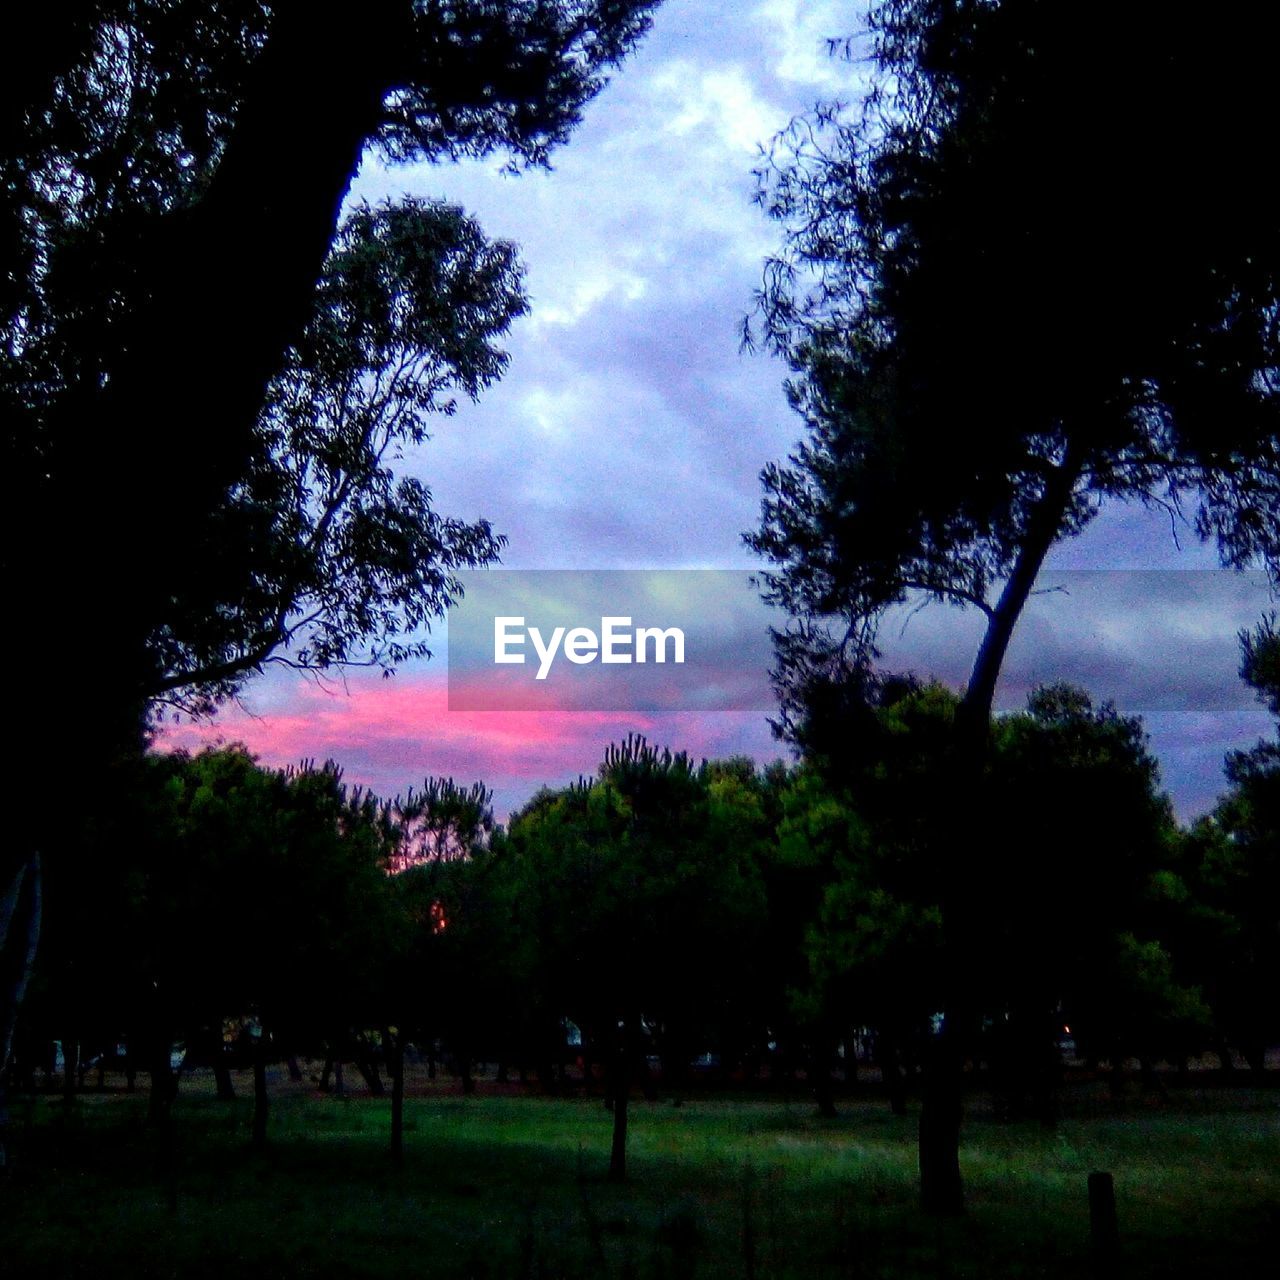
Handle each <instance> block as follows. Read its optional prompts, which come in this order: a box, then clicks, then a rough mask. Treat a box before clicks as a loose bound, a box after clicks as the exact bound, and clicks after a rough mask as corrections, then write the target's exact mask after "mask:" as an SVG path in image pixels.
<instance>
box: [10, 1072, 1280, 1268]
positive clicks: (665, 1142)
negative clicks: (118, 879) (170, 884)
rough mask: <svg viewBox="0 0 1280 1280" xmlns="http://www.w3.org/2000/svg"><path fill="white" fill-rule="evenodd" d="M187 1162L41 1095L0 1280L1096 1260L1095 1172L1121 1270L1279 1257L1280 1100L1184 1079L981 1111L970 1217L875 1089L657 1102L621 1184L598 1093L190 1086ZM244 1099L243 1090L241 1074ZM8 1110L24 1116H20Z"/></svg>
mask: <svg viewBox="0 0 1280 1280" xmlns="http://www.w3.org/2000/svg"><path fill="white" fill-rule="evenodd" d="M183 1087H184V1096H183V1097H182V1098H181V1099H180V1100H179V1103H178V1105H177V1110H176V1113H175V1130H174V1132H175V1148H174V1152H173V1158H172V1164H171V1166H170V1167H171V1170H172V1172H171V1173H170V1172H166V1171H165V1166H164V1162H163V1159H162V1158H161V1156H160V1153H158V1152H157V1149H156V1141H155V1138H154V1135H153V1134H151V1133H150V1132H148V1131H147V1130H146V1129H145V1127H144V1125H143V1119H144V1116H145V1100H144V1099H143V1098H142V1097H139V1096H132V1097H130V1096H126V1095H123V1094H118V1093H112V1092H108V1093H105V1094H101V1095H95V1094H93V1093H89V1094H86V1095H84V1096H83V1097H82V1098H81V1099H80V1101H79V1103H78V1105H77V1106H76V1107H75V1108H74V1109H73V1110H72V1111H71V1112H69V1113H64V1111H63V1108H62V1106H61V1104H60V1102H58V1101H57V1100H56V1099H53V1098H46V1097H41V1098H39V1099H37V1100H36V1101H35V1103H34V1105H33V1107H32V1109H31V1110H30V1112H29V1113H28V1114H27V1115H26V1117H25V1122H26V1124H27V1125H28V1126H29V1127H28V1128H27V1131H26V1133H25V1135H20V1141H19V1144H18V1147H17V1150H16V1152H15V1154H16V1155H17V1157H18V1159H17V1161H16V1163H15V1167H14V1169H13V1172H12V1174H11V1176H10V1178H9V1181H8V1184H7V1186H4V1187H0V1272H3V1273H5V1274H7V1275H14V1276H26V1275H44V1276H67V1275H81V1274H83V1275H86V1276H87V1275H90V1274H92V1275H95V1276H102V1275H114V1274H122V1273H123V1274H129V1275H132V1276H137V1277H146V1276H181V1277H188V1276H194V1277H201V1276H213V1275H228V1276H265V1275H273V1276H289V1277H295V1276H379V1277H381V1278H382V1280H387V1277H390V1276H393V1275H399V1274H412V1275H427V1276H447V1277H455V1276H456V1277H468V1276H475V1277H508V1276H510V1277H541V1278H544V1280H545V1278H548V1277H558V1276H565V1277H576V1276H583V1277H587V1276H590V1277H593V1278H594V1280H603V1278H605V1277H636V1278H640V1277H651V1276H672V1277H692V1276H705V1277H712V1276H742V1277H758V1278H759V1280H765V1278H767V1277H784V1276H785V1277H791V1276H794V1277H802V1276H803V1277H827V1276H831V1277H836V1276H852V1277H878V1276H885V1277H889V1276H892V1277H898V1276H903V1277H915V1276H920V1277H939V1276H951V1277H961V1276H974V1277H985V1276H1053V1277H1076V1276H1091V1275H1094V1274H1096V1271H1095V1268H1094V1267H1093V1264H1092V1262H1091V1259H1090V1253H1089V1247H1088V1207H1087V1193H1086V1178H1087V1175H1088V1173H1089V1171H1091V1170H1094V1169H1108V1170H1111V1171H1112V1172H1113V1173H1114V1175H1115V1180H1116V1193H1117V1202H1118V1206H1119V1215H1120V1224H1121V1231H1122V1235H1123V1242H1124V1255H1123V1260H1122V1266H1121V1268H1120V1272H1119V1274H1123V1275H1125V1276H1135V1277H1164V1276H1195V1277H1197V1280H1213V1278H1214V1277H1217V1276H1226V1275H1228V1274H1232V1275H1234V1274H1235V1273H1236V1272H1238V1271H1240V1270H1242V1269H1244V1270H1246V1271H1248V1270H1252V1269H1258V1268H1261V1270H1262V1273H1263V1274H1271V1273H1272V1268H1273V1267H1274V1264H1275V1257H1276V1254H1277V1251H1278V1250H1280V1168H1278V1165H1277V1160H1276V1156H1277V1154H1278V1150H1277V1142H1278V1139H1280V1132H1278V1129H1280V1097H1278V1096H1276V1095H1272V1094H1269V1093H1261V1094H1251V1093H1247V1092H1244V1091H1233V1092H1227V1091H1220V1090H1215V1091H1213V1092H1207V1091H1206V1092H1186V1093H1181V1094H1179V1093H1173V1094H1171V1095H1170V1096H1169V1097H1167V1098H1165V1099H1162V1100H1161V1101H1160V1102H1159V1104H1157V1105H1147V1104H1145V1103H1144V1102H1143V1101H1142V1100H1141V1099H1137V1098H1135V1099H1134V1100H1133V1101H1131V1102H1130V1104H1129V1105H1128V1107H1127V1108H1125V1109H1117V1108H1113V1107H1111V1106H1110V1105H1108V1104H1105V1103H1103V1102H1101V1101H1096V1102H1095V1101H1090V1100H1089V1099H1088V1098H1077V1099H1075V1100H1073V1101H1072V1102H1071V1104H1070V1105H1069V1108H1068V1115H1067V1117H1066V1119H1065V1120H1064V1122H1063V1124H1062V1125H1061V1127H1060V1128H1059V1130H1058V1131H1057V1132H1052V1133H1049V1132H1042V1131H1041V1130H1040V1129H1039V1128H1038V1127H1035V1126H1033V1125H1021V1124H1001V1123H997V1122H996V1121H995V1120H994V1119H993V1118H991V1116H990V1115H989V1114H988V1113H986V1112H985V1111H984V1109H983V1107H982V1100H981V1099H976V1100H975V1103H974V1106H973V1107H972V1108H971V1114H970V1117H969V1120H968V1122H967V1125H966V1132H965V1146H964V1150H963V1161H964V1170H965V1175H966V1179H967V1188H968V1196H969V1206H970V1208H969V1213H968V1214H967V1215H966V1217H965V1218H964V1219H962V1220H957V1221H952V1222H945V1223H936V1222H931V1221H928V1220H926V1219H923V1218H922V1217H921V1216H920V1215H919V1214H918V1212H917V1211H916V1208H915V1193H916V1188H915V1148H914V1143H915V1138H916V1131H915V1119H914V1117H907V1118H905V1119H896V1118H894V1117H893V1116H891V1115H890V1114H888V1111H887V1109H886V1108H885V1107H884V1106H883V1104H882V1103H881V1102H879V1101H878V1100H876V1099H873V1098H870V1097H868V1098H866V1099H865V1100H857V1099H854V1100H847V1101H846V1102H845V1103H844V1105H843V1107H842V1114H841V1116H840V1117H839V1118H838V1119H835V1120H822V1119H819V1118H818V1117H817V1116H816V1115H815V1113H814V1109H813V1107H812V1105H811V1104H810V1103H809V1102H808V1100H807V1099H805V1098H804V1097H803V1096H801V1095H797V1096H795V1097H794V1098H793V1099H791V1100H790V1101H788V1100H786V1099H782V1098H768V1099H761V1098H737V1097H727V1098H722V1097H708V1098H697V1097H695V1098H693V1099H691V1100H689V1101H686V1102H685V1104H684V1105H683V1106H680V1107H675V1106H673V1105H672V1104H671V1103H670V1102H669V1101H659V1102H643V1101H637V1102H636V1103H634V1104H633V1108H632V1127H631V1145H630V1153H631V1168H630V1172H631V1177H630V1180H629V1183H628V1184H627V1185H626V1186H623V1187H614V1186H610V1185H609V1184H608V1183H606V1182H605V1180H604V1178H603V1171H604V1167H605V1164H606V1162H607V1153H608V1141H609V1123H610V1120H609V1116H608V1113H607V1112H606V1111H605V1110H604V1108H603V1107H602V1106H601V1104H600V1101H599V1100H598V1099H587V1098H578V1099H566V1100H554V1099H548V1098H543V1097H536V1096H527V1097H526V1096H521V1095H519V1094H518V1093H509V1094H505V1095H498V1094H496V1093H490V1094H488V1095H486V1093H485V1092H484V1089H485V1086H484V1085H483V1084H482V1085H481V1092H480V1093H479V1094H477V1095H475V1096H472V1097H468V1098H462V1097H459V1096H456V1094H453V1093H452V1092H451V1091H450V1090H449V1088H446V1087H442V1088H441V1089H440V1091H439V1092H436V1093H427V1094H426V1095H425V1096H421V1097H415V1098H411V1099H410V1100H409V1101H408V1102H407V1104H406V1127H407V1132H406V1144H407V1155H406V1161H405V1165H404V1168H403V1169H402V1170H400V1171H395V1170H393V1169H392V1168H391V1167H390V1166H389V1164H388V1161H387V1158H386V1154H385V1138H386V1125H387V1104H386V1102H384V1101H380V1100H378V1099H373V1098H367V1097H363V1096H355V1097H352V1098H351V1099H349V1100H347V1101H343V1100H338V1099H333V1098H330V1097H326V1096H320V1095H316V1094H314V1093H313V1092H312V1091H311V1089H310V1086H289V1085H288V1084H287V1082H273V1090H275V1091H276V1095H277V1096H276V1099H275V1101H274V1104H273V1109H272V1114H271V1136H272V1142H271V1147H270V1150H269V1151H268V1152H266V1153H264V1154H261V1155H254V1154H253V1153H251V1152H250V1151H249V1150H248V1149H247V1142H248V1134H249V1119H250V1114H251V1103H250V1101H249V1100H248V1099H247V1098H246V1099H241V1100H239V1101H237V1102H235V1103H218V1102H216V1101H215V1100H214V1099H213V1097H212V1096H211V1090H210V1088H209V1087H208V1085H207V1084H206V1083H205V1082H202V1081H201V1080H200V1079H199V1078H197V1079H196V1080H195V1081H193V1082H192V1083H191V1084H190V1085H189V1084H187V1083H185V1082H184V1086H183ZM240 1088H241V1090H242V1091H243V1092H248V1081H247V1080H244V1081H241V1082H240ZM14 1118H15V1120H16V1121H18V1122H19V1129H20V1130H21V1128H22V1123H23V1120H24V1115H23V1104H22V1103H21V1102H20V1101H19V1103H18V1105H17V1106H16V1107H15V1113H14Z"/></svg>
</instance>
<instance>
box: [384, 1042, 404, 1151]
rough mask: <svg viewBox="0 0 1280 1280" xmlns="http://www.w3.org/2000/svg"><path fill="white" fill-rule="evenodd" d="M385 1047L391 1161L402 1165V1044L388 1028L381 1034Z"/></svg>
mask: <svg viewBox="0 0 1280 1280" xmlns="http://www.w3.org/2000/svg"><path fill="white" fill-rule="evenodd" d="M383 1044H385V1045H386V1047H387V1071H388V1073H389V1074H390V1076H391V1159H392V1162H393V1163H394V1164H397V1165H400V1164H403V1163H404V1043H403V1041H402V1040H401V1039H400V1033H399V1032H398V1031H397V1032H396V1033H395V1034H394V1035H393V1034H392V1032H391V1029H390V1028H389V1027H388V1028H387V1029H386V1030H385V1031H384V1032H383Z"/></svg>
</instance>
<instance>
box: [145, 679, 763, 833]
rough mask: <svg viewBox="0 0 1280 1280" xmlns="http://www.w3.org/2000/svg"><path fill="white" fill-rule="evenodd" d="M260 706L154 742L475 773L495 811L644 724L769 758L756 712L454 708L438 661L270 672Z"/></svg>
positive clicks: (567, 776) (676, 743)
mask: <svg viewBox="0 0 1280 1280" xmlns="http://www.w3.org/2000/svg"><path fill="white" fill-rule="evenodd" d="M263 692H264V693H265V694H266V697H265V699H263V702H264V704H265V706H264V709H263V710H261V711H256V710H254V709H253V708H250V707H244V706H237V705H232V706H228V707H226V708H224V709H223V711H222V712H221V713H220V714H219V715H218V717H217V719H216V720H214V721H213V722H210V723H182V724H167V725H165V726H164V727H163V728H162V730H161V733H160V735H159V737H158V740H157V746H158V747H160V749H162V750H164V749H168V750H174V749H180V748H186V749H188V750H198V749H199V748H200V747H202V746H206V745H210V744H212V743H216V742H243V743H244V744H245V746H247V747H248V748H249V750H250V751H252V752H253V753H254V755H256V756H257V757H258V758H259V759H260V760H261V761H262V762H263V763H264V764H267V765H271V766H273V767H281V766H284V765H287V764H293V763H296V762H298V761H299V760H302V759H310V758H314V759H317V760H325V759H333V760H336V761H338V763H339V764H341V765H342V766H343V768H344V771H345V774H346V777H347V778H348V779H349V780H350V781H352V782H355V783H360V784H363V785H366V786H369V787H372V788H373V789H374V790H375V791H377V792H378V793H379V794H382V795H393V794H395V793H397V792H403V791H404V790H405V789H407V788H408V787H409V786H417V785H420V784H421V782H422V780H423V778H424V777H426V776H428V775H432V774H450V775H452V776H454V777H456V778H458V779H459V780H466V781H470V780H472V779H477V778H478V779H481V780H483V781H484V782H485V783H487V784H488V785H489V786H491V787H493V788H494V790H495V792H496V793H497V806H498V808H499V811H500V812H504V813H505V812H507V811H508V810H509V809H511V808H514V807H517V806H518V805H519V804H520V803H522V802H523V801H524V800H525V799H527V798H528V796H530V795H531V794H532V793H533V792H534V791H536V790H537V789H538V787H539V786H542V785H559V784H562V783H564V782H566V781H569V780H571V779H573V778H576V777H577V776H578V775H579V774H591V773H593V772H594V771H595V768H596V765H597V764H598V762H599V760H600V758H601V756H602V754H603V752H604V748H605V746H606V745H607V744H608V743H610V742H612V741H616V740H618V739H620V738H623V737H625V736H626V735H627V734H628V733H642V734H644V735H646V736H647V737H648V738H650V740H651V741H654V742H657V743H659V744H660V745H663V746H670V747H672V748H673V749H676V750H686V751H688V752H689V753H690V754H691V755H694V756H703V755H705V756H721V755H727V754H750V755H754V756H756V757H757V758H761V759H763V758H769V757H772V756H773V755H776V754H778V752H777V749H776V748H775V747H773V746H771V744H770V741H769V734H768V729H767V726H766V725H765V723H764V718H763V717H762V716H761V715H759V714H758V713H743V712H723V711H719V712H679V713H675V714H664V715H662V716H661V717H660V718H659V717H657V716H654V715H646V714H635V713H626V712H611V711H583V710H562V709H555V710H550V711H548V710H543V711H484V712H481V711H450V710H449V709H448V699H447V695H446V685H445V679H444V673H443V671H441V670H439V669H436V670H431V669H427V670H416V671H408V672H403V673H401V674H400V675H397V676H395V677H394V678H392V679H390V680H383V679H381V678H379V677H376V676H373V675H359V676H354V677H351V678H350V679H349V680H348V681H347V682H346V683H345V687H343V688H340V689H330V688H324V687H321V686H320V685H318V684H316V683H315V682H314V681H311V680H306V679H302V678H297V679H293V680H289V681H280V680H272V681H269V682H267V687H266V688H265V689H264V690H263Z"/></svg>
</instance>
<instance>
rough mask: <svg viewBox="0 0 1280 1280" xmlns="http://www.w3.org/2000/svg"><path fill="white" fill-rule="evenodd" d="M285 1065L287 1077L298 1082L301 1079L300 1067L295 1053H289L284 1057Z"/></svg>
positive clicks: (295, 1082)
mask: <svg viewBox="0 0 1280 1280" xmlns="http://www.w3.org/2000/svg"><path fill="white" fill-rule="evenodd" d="M285 1065H286V1066H287V1067H288V1068H289V1079H290V1080H292V1081H293V1083H294V1084H298V1083H299V1082H300V1081H301V1080H302V1068H301V1067H300V1066H299V1065H298V1058H297V1055H296V1054H293V1053H291V1054H290V1055H289V1056H288V1058H286V1059H285Z"/></svg>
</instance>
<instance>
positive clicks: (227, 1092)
mask: <svg viewBox="0 0 1280 1280" xmlns="http://www.w3.org/2000/svg"><path fill="white" fill-rule="evenodd" d="M220 1050H221V1046H218V1048H215V1049H214V1055H215V1056H214V1059H213V1082H214V1084H215V1086H216V1087H217V1097H218V1101H219V1102H234V1101H235V1097H236V1087H235V1085H234V1084H232V1082H231V1069H230V1068H229V1067H228V1066H227V1064H226V1062H225V1061H224V1060H223V1059H222V1057H221V1056H220Z"/></svg>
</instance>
